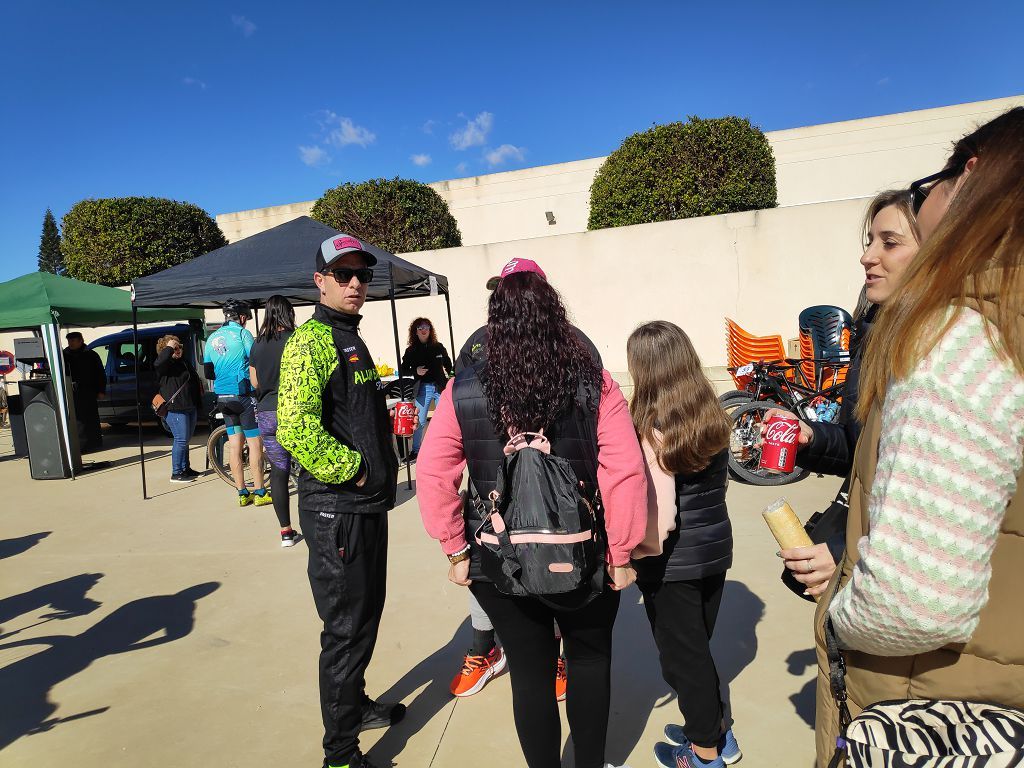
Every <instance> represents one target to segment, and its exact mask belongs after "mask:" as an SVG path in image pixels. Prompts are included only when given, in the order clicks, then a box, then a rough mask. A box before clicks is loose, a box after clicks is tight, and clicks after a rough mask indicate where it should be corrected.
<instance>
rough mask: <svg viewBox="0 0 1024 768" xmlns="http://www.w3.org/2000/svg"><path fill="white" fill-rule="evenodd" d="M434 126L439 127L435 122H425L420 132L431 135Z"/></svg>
mask: <svg viewBox="0 0 1024 768" xmlns="http://www.w3.org/2000/svg"><path fill="white" fill-rule="evenodd" d="M435 125H440V123H438V122H437V120H427V122H425V123H424V124H423V127H422V128H421V129H420V130H422V131H423V132H424V133H426V134H429V135H433V133H434V126H435Z"/></svg>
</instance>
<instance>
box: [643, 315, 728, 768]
mask: <svg viewBox="0 0 1024 768" xmlns="http://www.w3.org/2000/svg"><path fill="white" fill-rule="evenodd" d="M626 356H627V360H628V364H629V373H630V376H631V377H632V378H633V387H634V388H633V399H632V401H631V403H630V413H631V415H632V418H633V425H634V427H635V428H636V432H637V435H638V436H639V438H640V444H641V447H642V448H643V451H644V456H645V458H646V459H647V475H648V480H647V488H648V513H647V535H646V537H645V538H644V540H643V542H641V544H640V545H639V546H638V547H636V549H634V550H633V562H634V565H635V567H636V573H637V578H636V583H637V586H638V587H640V591H641V592H643V595H644V608H645V609H646V611H647V618H648V620H649V621H650V623H651V631H652V632H653V633H654V641H655V644H656V645H657V646H658V655H659V657H660V658H661V670H662V675H663V676H664V678H665V682H667V683H668V684H669V685H670V686H672V688H673V690H675V692H676V694H677V701H678V703H679V710H680V712H681V713H682V715H683V717H684V719H685V721H686V730H685V732H684V730H683V728H682V726H679V725H669V726H667V727H666V728H665V736H666V737H667V738H668V740H669V741H670V742H671V743H661V744H657V745H656V746H655V748H654V755H655V758H656V759H657V761H658V763H659V764H661V765H663V766H666V768H676V766H677V765H690V766H694V767H695V768H697V767H698V766H715V767H716V768H720V767H721V766H723V765H725V764H732V763H734V762H736V761H737V760H739V759H740V757H741V753H740V749H739V746H738V745H737V743H736V739H735V737H734V736H733V733H732V729H731V728H729V727H728V724H727V723H725V722H724V721H723V718H724V711H723V706H722V700H721V698H720V695H719V680H718V672H717V670H716V669H715V660H714V658H713V657H712V655H711V635H712V633H713V632H714V629H715V621H716V619H717V617H718V609H719V606H720V605H721V602H722V591H723V589H724V587H725V574H726V571H728V570H729V568H730V566H731V565H732V523H730V522H729V511H728V509H727V507H726V504H725V491H726V486H727V484H728V466H729V461H728V456H729V453H728V445H729V431H730V423H729V418H728V416H726V414H725V411H723V410H722V407H721V405H720V404H719V402H718V398H717V397H716V396H715V390H714V388H713V387H712V385H711V382H710V381H708V379H707V377H706V376H705V375H704V370H703V368H702V367H701V362H700V358H699V357H698V356H697V353H696V351H694V348H693V344H692V343H691V342H690V338H689V337H688V336H687V335H686V333H685V332H684V331H683V329H682V328H680V327H679V326H677V325H674V324H672V323H669V322H665V321H656V322H652V323H646V324H644V325H641V326H640V327H639V328H637V329H636V330H635V331H633V333H632V335H631V336H630V337H629V341H628V342H627V343H626Z"/></svg>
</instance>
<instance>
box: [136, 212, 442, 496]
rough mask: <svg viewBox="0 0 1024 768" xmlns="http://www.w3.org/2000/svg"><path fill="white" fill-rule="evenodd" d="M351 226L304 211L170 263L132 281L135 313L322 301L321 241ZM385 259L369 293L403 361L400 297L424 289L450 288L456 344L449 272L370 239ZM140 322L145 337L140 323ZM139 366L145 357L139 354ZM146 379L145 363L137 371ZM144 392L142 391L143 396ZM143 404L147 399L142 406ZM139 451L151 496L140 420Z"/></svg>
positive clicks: (424, 291) (376, 253)
mask: <svg viewBox="0 0 1024 768" xmlns="http://www.w3.org/2000/svg"><path fill="white" fill-rule="evenodd" d="M341 234H343V233H342V232H339V231H338V230H336V229H334V228H333V227H329V226H327V225H326V224H321V223H320V222H318V221H314V220H313V219H311V218H309V217H308V216H301V217H299V218H297V219H294V220H292V221H288V222H285V223H284V224H280V225H278V226H276V227H273V228H272V229H268V230H266V231H264V232H260V233H259V234H256V235H252V236H251V237H247V238H245V239H244V240H238V241H236V242H234V243H230V244H228V245H225V246H224V247H222V248H218V249H216V250H214V251H210V252H209V253H207V254H204V255H202V256H198V257H196V258H194V259H192V260H191V261H189V262H186V263H185V264H179V265H178V266H176V267H171V268H170V269H165V270H164V271H162V272H157V273H156V274H154V275H150V276H148V277H142V278H139V279H138V280H136V281H135V282H134V283H133V284H132V294H131V296H132V313H133V318H134V316H135V315H136V314H137V312H138V310H139V309H141V308H144V307H147V308H148V307H194V308H215V307H218V306H220V305H221V304H223V302H224V301H225V300H226V299H228V298H231V299H240V300H245V301H248V302H250V303H251V304H252V305H253V306H254V307H258V306H260V305H262V303H263V302H264V301H265V300H266V299H267V297H268V296H272V295H274V294H277V295H280V296H284V297H286V298H287V299H289V300H290V301H291V302H292V303H293V304H295V305H297V306H302V305H309V304H316V303H317V302H318V301H319V298H320V293H319V291H318V290H317V288H316V286H315V285H314V283H313V272H314V270H315V265H314V257H315V255H316V251H317V249H318V248H319V247H320V244H321V243H322V242H323V241H324V240H327V239H328V238H331V237H337V236H339V235H341ZM367 245H368V248H367V250H369V251H370V252H371V253H373V255H374V256H376V257H377V264H376V265H375V266H374V267H373V280H372V282H371V283H370V287H369V289H368V290H367V294H366V300H367V301H384V300H387V301H390V302H391V321H392V325H393V329H394V335H395V355H396V356H397V362H399V363H400V362H401V359H402V349H401V341H400V340H399V334H398V312H397V309H396V307H395V302H396V301H397V300H398V299H410V298H416V297H420V296H437V295H443V296H444V299H445V305H446V308H447V312H448V335H449V339H450V340H451V345H452V350H453V354H454V349H455V335H454V331H453V330H452V308H451V299H450V297H449V293H448V278H447V277H445V276H444V275H440V274H437V273H436V272H431V271H430V270H427V269H424V268H422V267H419V266H417V265H415V264H413V263H412V262H409V261H406V260H405V259H403V258H401V257H399V256H395V255H394V254H391V253H388V252H387V251H384V250H382V249H380V248H377V247H376V246H374V245H371V244H367ZM132 327H133V329H134V332H135V334H136V344H137V343H138V323H137V322H136V321H135V320H134V319H133V323H132ZM136 367H138V357H137V356H136ZM135 380H136V382H138V371H136V377H135ZM139 397H141V395H140V394H139V393H137V397H136V399H138V398H139ZM138 407H140V408H141V405H140V406H138ZM141 419H142V415H141V412H140V413H139V421H140V422H141ZM139 458H140V462H141V464H142V497H143V498H146V467H145V463H146V459H145V454H144V451H143V444H142V426H141V423H140V426H139Z"/></svg>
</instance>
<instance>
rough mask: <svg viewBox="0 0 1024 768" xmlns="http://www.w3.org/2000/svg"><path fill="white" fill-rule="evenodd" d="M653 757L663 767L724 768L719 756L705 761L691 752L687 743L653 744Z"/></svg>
mask: <svg viewBox="0 0 1024 768" xmlns="http://www.w3.org/2000/svg"><path fill="white" fill-rule="evenodd" d="M654 759H655V760H657V761H658V765H660V766H663V768H725V763H724V762H723V761H722V758H721V756H719V757H716V758H715V759H714V760H712V761H711V762H709V763H708V762H705V761H703V760H701V759H700V758H699V757H697V756H696V755H695V754H693V750H692V749H691V748H690V745H689V744H665V743H664V742H659V743H657V744H655V745H654Z"/></svg>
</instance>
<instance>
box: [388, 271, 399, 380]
mask: <svg viewBox="0 0 1024 768" xmlns="http://www.w3.org/2000/svg"><path fill="white" fill-rule="evenodd" d="M393 267H394V265H393V264H392V263H391V262H388V298H389V299H390V300H391V325H392V327H393V328H394V331H395V365H396V366H400V365H401V364H402V344H401V342H400V341H399V340H398V309H397V308H396V307H395V276H394V273H393V272H392V268H393ZM399 375H401V374H399Z"/></svg>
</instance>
